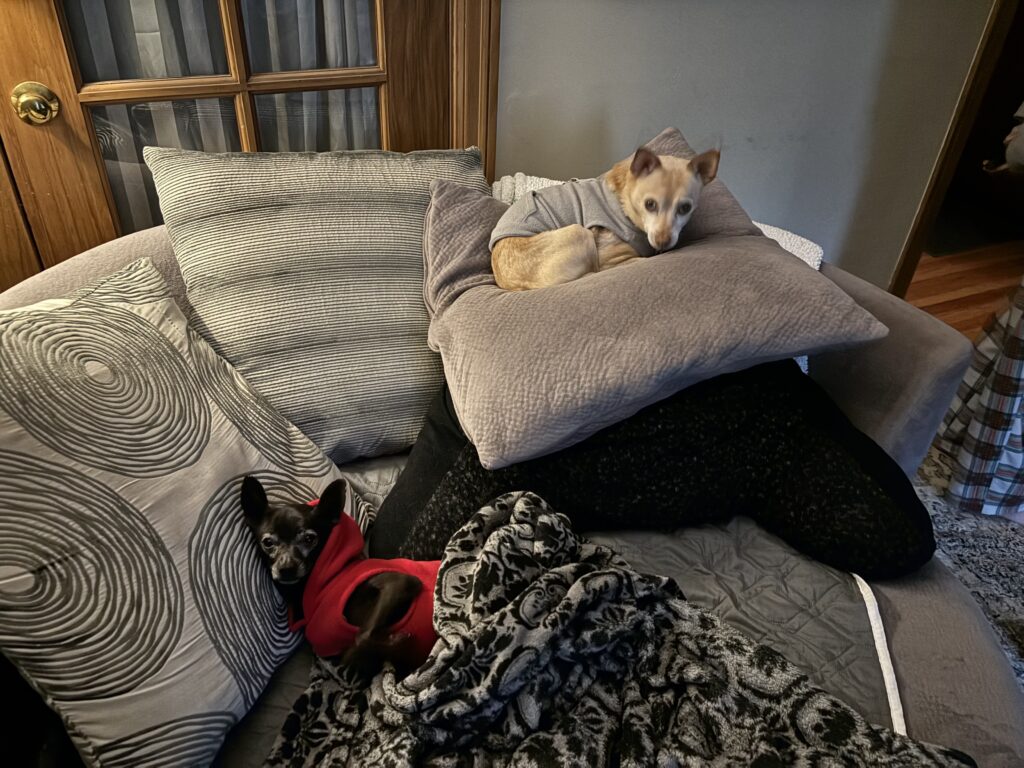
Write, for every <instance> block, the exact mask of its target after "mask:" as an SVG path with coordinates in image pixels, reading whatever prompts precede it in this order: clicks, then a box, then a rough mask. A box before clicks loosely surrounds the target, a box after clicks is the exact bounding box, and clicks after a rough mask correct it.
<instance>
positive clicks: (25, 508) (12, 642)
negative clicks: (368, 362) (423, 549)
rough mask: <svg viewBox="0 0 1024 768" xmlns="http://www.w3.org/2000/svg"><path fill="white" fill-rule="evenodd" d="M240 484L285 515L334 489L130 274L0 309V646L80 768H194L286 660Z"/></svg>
mask: <svg viewBox="0 0 1024 768" xmlns="http://www.w3.org/2000/svg"><path fill="white" fill-rule="evenodd" d="M250 473H251V474H255V475H257V476H258V477H259V478H260V479H261V480H262V482H263V484H264V486H265V487H267V489H268V492H269V493H270V495H271V496H272V497H276V498H278V499H291V500H307V499H311V498H315V497H317V496H318V495H319V492H320V491H321V490H322V489H323V488H324V487H325V486H326V485H327V484H328V483H330V482H331V481H332V480H334V479H336V478H338V477H340V473H339V472H338V470H337V469H336V468H335V467H334V465H333V464H332V463H331V461H330V460H329V459H328V458H327V457H326V456H325V455H324V454H323V453H322V452H321V451H320V450H319V449H318V448H317V447H316V446H315V445H313V443H312V442H310V440H309V439H308V438H306V437H305V436H304V435H302V433H301V432H299V430H298V429H296V428H295V427H294V426H293V425H292V424H290V423H289V422H288V421H287V420H285V419H284V418H283V417H282V416H280V415H279V414H278V413H276V412H275V411H274V410H273V408H272V407H271V406H270V405H269V404H268V403H267V401H266V400H265V399H264V398H262V397H261V396H260V395H259V394H257V393H256V392H255V391H254V390H253V389H252V388H251V387H249V386H248V385H247V384H246V383H245V381H243V380H242V378H241V377H240V376H239V374H238V373H237V372H235V371H234V370H233V369H232V368H231V367H230V365H228V364H227V363H226V362H225V361H224V360H222V359H221V358H220V357H218V356H217V354H216V353H215V352H214V351H213V350H212V349H211V348H210V346H209V345H208V344H207V343H206V342H205V341H203V340H202V339H201V338H200V337H199V335H198V334H196V333H194V332H193V331H192V330H191V329H190V328H189V327H188V324H187V323H186V320H185V317H184V315H183V314H182V312H181V310H180V309H179V308H178V306H177V305H176V304H175V302H174V301H173V299H171V298H170V294H169V291H168V288H167V286H166V284H165V283H164V280H163V278H162V277H161V276H160V274H159V273H158V272H157V271H156V269H155V268H154V267H153V265H152V264H151V263H150V262H149V260H146V259H144V260H141V261H138V262H135V263H133V264H131V265H129V266H128V267H125V268H124V269H123V270H121V271H120V272H117V273H115V274H113V275H111V276H109V277H106V278H104V279H102V280H100V281H98V282H97V283H95V284H93V285H92V286H90V287H88V288H85V289H83V290H81V291H79V292H78V293H76V294H75V295H73V296H72V297H70V298H68V299H59V300H52V301H46V302H43V303H41V304H35V305H32V306H30V307H25V308H22V309H18V310H11V311H6V312H0V648H2V650H3V653H4V654H5V655H6V656H7V657H8V658H9V659H10V660H11V661H12V662H13V663H14V664H15V665H16V666H17V667H18V668H19V670H20V671H21V673H22V675H23V676H24V677H25V678H26V679H27V680H29V682H30V683H31V684H32V685H33V687H35V688H36V689H37V690H38V691H39V692H40V693H41V694H42V696H43V697H44V699H45V700H46V701H47V703H48V704H49V705H50V706H51V707H52V708H53V709H54V710H56V711H57V713H58V714H59V715H60V716H61V718H62V720H63V722H64V724H65V726H66V727H67V729H68V732H69V733H70V734H71V736H72V739H73V740H74V742H75V745H76V746H77V748H78V749H79V751H80V753H81V755H82V757H83V758H84V759H85V761H86V762H87V763H88V764H92V765H103V766H135V765H142V764H150V763H152V764H159V765H166V766H170V765H182V766H185V765H197V764H205V763H208V762H209V761H210V760H211V759H212V758H213V756H214V755H215V754H216V752H217V749H218V747H219V746H220V743H221V740H222V738H223V736H224V734H225V733H226V732H227V730H228V729H229V728H230V727H231V726H232V725H233V724H234V723H235V722H236V721H237V720H238V719H239V718H240V717H241V716H242V715H243V714H244V713H245V712H246V711H247V710H248V708H249V706H250V705H251V704H252V703H253V701H255V699H256V697H257V696H258V695H259V694H260V691H261V690H262V689H263V686H264V684H265V683H266V682H267V679H268V678H269V676H270V675H271V673H273V671H274V670H275V669H276V668H277V666H278V665H279V664H280V663H281V662H282V661H283V660H284V659H286V658H287V657H288V655H289V654H290V653H291V652H292V651H293V650H294V648H295V647H296V644H297V642H298V636H296V635H292V634H291V633H290V632H289V631H288V629H287V626H286V622H285V607H284V605H283V602H282V600H281V598H280V596H279V594H278V593H277V590H276V589H275V588H274V586H273V584H272V582H271V580H270V576H269V573H268V572H267V570H266V568H265V567H264V566H263V564H262V563H261V562H260V560H259V556H258V554H257V551H256V546H255V543H254V541H253V540H252V536H251V534H249V532H248V531H247V530H246V529H245V526H244V524H243V520H242V516H241V511H240V508H239V504H238V488H239V484H240V482H241V478H242V477H243V476H245V475H246V474H250ZM351 501H352V500H351V499H350V502H351ZM349 509H355V507H354V506H350V507H349Z"/></svg>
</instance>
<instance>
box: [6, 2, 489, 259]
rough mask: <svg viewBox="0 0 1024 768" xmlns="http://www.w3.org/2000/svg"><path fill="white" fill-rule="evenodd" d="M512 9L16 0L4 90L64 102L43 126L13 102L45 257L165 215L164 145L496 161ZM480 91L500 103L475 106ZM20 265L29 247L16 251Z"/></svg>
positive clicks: (12, 151) (28, 211)
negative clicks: (35, 90) (503, 39)
mask: <svg viewBox="0 0 1024 768" xmlns="http://www.w3.org/2000/svg"><path fill="white" fill-rule="evenodd" d="M467 6H469V7H470V8H471V9H473V10H474V12H471V13H467V11H466V8H467ZM497 9H498V0H107V2H105V3H100V2H95V0H3V2H0V88H2V89H3V91H4V93H5V94H10V93H11V92H12V90H13V89H14V88H15V86H17V85H18V84H20V83H24V82H26V81H30V82H37V83H41V84H43V85H45V86H47V87H48V88H49V90H50V91H52V92H53V94H54V95H55V96H56V99H57V100H58V101H59V107H58V108H57V112H56V116H55V117H53V118H52V119H50V120H49V121H47V122H44V123H33V122H28V121H24V120H23V119H21V118H19V116H18V114H17V113H16V110H15V109H14V108H13V106H12V107H11V108H0V137H2V140H3V144H4V146H5V147H6V151H7V156H8V159H9V164H10V171H11V175H12V176H13V179H14V183H15V185H16V187H17V194H18V195H19V196H20V200H21V203H22V206H23V210H24V217H25V220H26V221H27V223H28V226H29V228H30V230H31V236H32V239H33V240H34V243H35V247H36V250H37V252H38V259H39V260H40V261H41V263H42V265H43V266H50V265H52V264H56V263H57V262H60V261H62V260H64V259H66V258H69V257H70V256H72V255H74V254H76V253H79V252H80V251H83V250H85V249H87V248H90V247H92V246H94V245H97V244H99V243H102V242H105V241H107V240H110V239H113V238H114V237H117V236H118V235H121V234H127V233H129V232H133V231H137V230H139V229H144V228H146V227H149V226H153V225H156V224H159V223H160V221H161V218H160V211H159V206H158V203H157V199H156V195H155V192H154V190H153V185H152V180H151V178H150V175H149V172H148V170H147V169H146V167H145V164H144V162H143V161H142V148H143V147H144V146H147V145H159V146H176V147H183V148H188V149H197V150H203V151H211V152H226V151H257V150H262V151H326V150H341V149H362V148H378V147H379V148H383V149H391V150H395V151H403V152H404V151H410V150H414V149H427V148H439V147H450V146H465V145H468V144H477V145H480V146H481V147H482V148H483V150H484V154H485V157H488V159H489V160H490V162H491V163H493V160H492V158H493V113H494V99H495V96H496V90H497V89H496V73H497V17H498V12H497ZM454 40H458V41H460V46H459V47H458V49H457V50H456V48H455V46H454V45H453V41H454ZM467 40H469V41H472V42H473V44H474V45H475V47H474V49H473V50H474V53H473V56H472V57H471V66H467V65H466V59H467V56H466V53H465V48H466V41H467ZM467 91H468V92H472V93H474V94H476V95H477V96H480V95H481V94H482V95H483V96H482V98H478V99H476V100H474V101H472V103H471V104H470V105H469V106H466V105H465V102H466V99H465V97H464V95H463V94H465V93H466V92H467ZM453 93H458V94H460V98H458V99H453ZM478 102H479V103H478ZM33 103H34V102H33ZM0 107H3V105H0ZM470 108H471V109H474V110H482V111H489V114H473V115H466V114H464V112H465V110H466V109H470ZM43 111H44V112H46V110H43ZM51 114H52V112H51ZM43 116H44V117H45V116H47V115H45V114H44V115H43ZM467 125H468V126H470V128H469V129H468V130H467V128H466V126H467ZM0 181H2V179H0ZM0 194H2V189H0ZM2 204H4V203H3V202H2V200H0V205H2ZM9 258H16V259H20V260H22V261H24V258H25V257H24V256H23V255H18V256H14V257H8V256H7V255H6V254H5V253H4V252H2V251H0V260H3V261H6V260H8V259H9Z"/></svg>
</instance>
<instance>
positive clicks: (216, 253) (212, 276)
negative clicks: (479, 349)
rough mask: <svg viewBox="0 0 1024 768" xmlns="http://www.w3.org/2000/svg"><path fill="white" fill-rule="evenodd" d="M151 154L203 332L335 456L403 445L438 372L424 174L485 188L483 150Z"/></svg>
mask: <svg viewBox="0 0 1024 768" xmlns="http://www.w3.org/2000/svg"><path fill="white" fill-rule="evenodd" d="M145 157H146V162H147V163H148V165H149V167H150V169H151V170H152V171H153V179H154V181H155V183H156V189H157V192H158V194H159V196H160V209H161V211H162V212H163V216H164V221H165V222H166V224H167V230H168V232H169V234H170V237H171V243H172V245H173V247H174V253H175V255H176V256H177V259H178V264H179V266H180V267H181V274H182V277H183V278H184V281H185V288H186V291H187V294H188V300H189V303H190V304H191V306H192V309H193V315H192V316H191V317H190V318H189V319H190V322H192V323H193V325H194V326H195V327H196V328H197V329H198V330H199V332H200V333H201V334H202V335H203V337H204V338H205V339H206V340H207V341H208V342H209V343H210V344H211V345H212V346H213V347H214V349H215V350H216V351H217V352H218V353H219V354H221V355H222V356H223V357H225V358H226V359H227V360H228V361H229V362H230V363H231V364H232V365H234V366H235V367H236V368H237V369H238V371H239V372H240V373H241V374H242V375H243V376H244V377H245V379H246V380H247V381H248V382H249V383H250V384H252V386H254V387H255V388H256V389H257V390H258V391H259V392H261V393H262V394H263V395H264V396H265V397H266V398H267V399H268V400H269V401H270V403H271V404H272V405H273V406H274V407H275V408H276V409H277V410H278V411H280V413H281V414H282V415H283V416H284V417H285V418H287V419H289V420H290V421H291V422H292V423H294V424H295V425H296V426H297V427H299V429H301V430H302V431H303V432H304V433H305V434H306V435H308V436H309V437H310V438H311V439H312V440H313V442H314V443H316V444H317V445H318V446H319V447H320V448H321V449H323V450H324V451H325V452H326V453H327V454H328V455H329V456H330V457H331V458H332V459H333V460H334V461H335V462H336V463H339V464H341V463H344V462H347V461H350V460H352V459H355V458H359V457H364V456H377V455H381V454H387V453H395V452H397V451H401V450H403V449H405V448H408V447H409V446H410V445H411V444H412V443H413V441H414V440H415V439H416V434H417V433H418V431H419V429H420V427H421V426H422V423H423V417H424V414H425V413H426V411H427V406H428V405H429V404H430V400H431V398H432V397H433V396H434V393H435V392H436V391H437V388H438V387H439V386H440V384H441V376H442V374H441V365H440V361H439V360H438V358H437V355H436V354H434V353H433V352H432V351H431V350H430V349H429V348H428V347H427V343H426V337H427V323H428V321H427V315H426V312H425V311H424V308H423V300H422V283H423V251H422V248H423V245H422V244H423V220H424V215H425V213H426V209H427V205H428V204H429V202H430V191H429V187H430V183H431V182H432V181H433V180H435V179H446V180H449V181H453V182H459V183H461V184H465V185H467V186H469V187H471V188H473V189H477V190H479V191H481V192H486V191H487V190H488V189H489V187H488V185H487V181H486V179H485V178H484V175H483V171H482V169H481V165H480V154H479V152H478V151H477V150H475V149H473V150H438V151H427V152H412V153H410V154H406V155H402V154H396V153H393V152H327V153H323V154H309V153H303V154H290V153H272V154H271V153H267V154H259V153H257V154H204V153H201V152H190V151H186V150H179V149H161V148H156V147H147V148H146V149H145Z"/></svg>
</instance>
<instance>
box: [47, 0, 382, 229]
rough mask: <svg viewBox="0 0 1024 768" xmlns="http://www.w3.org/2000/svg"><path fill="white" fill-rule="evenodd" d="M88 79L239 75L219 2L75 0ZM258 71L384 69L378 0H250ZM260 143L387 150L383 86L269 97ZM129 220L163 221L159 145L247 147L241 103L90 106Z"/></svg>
mask: <svg viewBox="0 0 1024 768" xmlns="http://www.w3.org/2000/svg"><path fill="white" fill-rule="evenodd" d="M64 9H65V14H66V17H67V20H68V27H69V30H70V36H71V41H72V45H73V48H74V52H75V55H76V58H77V60H78V65H79V70H80V72H81V74H82V79H83V81H84V82H96V81H102V80H127V79H137V78H163V77H191V76H197V75H212V74H226V73H227V71H228V66H227V60H226V56H225V51H224V40H223V33H222V30H221V22H220V12H219V9H218V3H217V0H64ZM242 13H243V19H244V23H245V32H246V38H247V44H248V52H249V58H250V62H249V63H250V69H251V71H253V72H268V71H288V70H306V69H324V68H338V67H362V66H372V65H373V64H375V63H376V62H377V52H376V40H375V32H374V27H375V20H374V14H373V1H372V0H242ZM254 101H255V107H256V116H257V123H258V131H259V134H260V144H261V148H262V149H266V150H269V151H325V150H331V149H364V148H374V147H378V146H379V145H380V124H379V117H378V114H379V113H378V104H377V89H376V88H352V89H345V90H332V91H320V92H312V91H310V92H294V93H282V94H262V95H260V96H257V97H256V98H255V100H254ZM90 113H91V116H92V121H93V126H94V128H95V130H96V134H97V137H98V139H99V143H100V147H101V150H102V153H103V158H104V160H105V163H106V168H107V174H108V176H109V178H110V185H111V189H112V191H113V195H114V199H115V202H116V204H117V209H118V213H119V216H120V218H121V226H122V229H123V230H124V231H125V232H132V231H135V230H138V229H143V228H145V227H149V226H153V225H155V224H159V223H160V222H161V218H160V210H159V206H158V205H157V200H156V194H155V192H154V190H153V185H152V180H151V178H150V176H149V171H148V170H147V169H146V167H145V164H144V163H143V161H142V148H143V147H144V146H147V145H159V146H165V147H181V148H185V149H197V150H203V151H207V152H228V151H238V150H239V149H240V148H241V147H240V142H239V138H238V126H237V120H236V117H235V111H234V107H233V104H232V101H231V100H230V99H214V98H211V99H194V100H183V101H174V102H150V103H140V104H124V105H108V106H103V107H94V108H92V109H91V110H90Z"/></svg>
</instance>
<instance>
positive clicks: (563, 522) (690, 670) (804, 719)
mask: <svg viewBox="0 0 1024 768" xmlns="http://www.w3.org/2000/svg"><path fill="white" fill-rule="evenodd" d="M435 599H436V604H435V609H434V623H435V626H436V628H437V630H438V633H439V635H440V640H439V641H438V643H437V645H436V646H435V648H434V651H433V653H432V654H431V656H430V658H429V659H428V660H427V662H426V663H425V664H424V666H422V667H421V668H420V669H419V670H417V671H415V672H414V673H412V674H411V675H409V676H407V677H406V678H404V679H401V680H399V679H396V676H395V675H394V673H393V672H392V671H390V670H385V671H384V672H382V673H381V674H379V675H377V676H376V677H375V678H374V679H373V680H372V682H371V683H370V684H369V686H368V687H363V686H362V685H360V684H359V683H358V682H356V681H355V680H354V679H353V678H352V677H351V676H350V675H349V674H348V673H347V671H346V670H344V668H342V667H339V666H337V665H336V664H334V663H332V662H330V661H327V660H319V661H318V663H317V664H315V665H314V669H313V676H312V680H311V682H310V685H309V687H308V688H307V690H306V691H305V693H304V694H303V695H302V696H301V697H300V698H299V700H298V701H297V702H296V704H295V706H294V709H293V711H292V713H291V714H290V715H289V717H288V719H287V721H286V723H285V725H284V727H283V730H282V733H281V735H280V736H279V737H278V740H277V742H276V744H275V746H274V750H273V752H272V754H271V756H270V757H269V759H268V764H269V765H272V766H278V765H280V766H284V765H289V766H292V765H310V766H312V765H339V766H341V765H351V766H376V765H382V766H406V765H437V766H454V765H487V766H506V765H508V766H547V765H557V766H563V765H578V766H605V765H621V766H650V765H680V766H698V765H699V766H709V765H723V766H724V765H758V766H794V765H795V766H802V765H807V766H809V765H816V766H817V765H843V766H859V765H863V766H869V765H870V766H921V765H928V766H963V765H965V764H967V765H970V764H972V763H971V762H970V760H969V758H966V757H965V756H962V755H960V754H959V753H956V752H954V751H952V750H946V749H943V748H941V747H935V746H931V745H927V744H922V743H919V742H915V741H912V740H910V739H908V738H906V737H904V736H899V735H897V734H895V733H893V732H891V731H888V730H885V729H882V728H878V727H876V726H872V725H870V724H869V723H867V722H866V721H865V720H864V719H863V718H862V717H860V716H859V715H858V714H857V713H855V712H854V711H853V710H852V709H850V708H849V707H848V706H846V705H845V704H843V703H842V702H840V701H839V700H837V699H835V698H833V697H831V696H829V695H828V694H826V693H825V692H823V691H821V690H820V689H817V688H815V687H813V686H812V685H811V684H810V683H809V682H808V680H807V677H806V676H805V675H804V674H802V673H801V672H800V671H799V670H797V669H796V668H795V667H793V666H792V665H791V664H789V663H788V662H787V661H786V660H785V659H784V658H783V657H782V656H781V655H779V654H778V653H776V652H775V651H773V650H771V649H770V648H768V647H766V646H763V645H757V644H755V643H754V642H752V641H751V640H749V639H748V638H747V637H745V636H744V635H742V634H740V633H739V632H737V631H736V630H733V629H731V628H729V627H727V626H725V625H723V624H722V623H721V622H720V621H719V620H718V619H717V618H715V617H714V616H713V615H712V614H710V613H708V612H707V611H705V610H702V609H699V608H697V607H695V606H694V605H692V604H690V603H688V602H687V601H686V600H685V599H684V597H683V595H682V594H681V592H680V591H679V589H678V587H677V586H676V585H675V584H674V582H672V581H671V580H669V579H666V578H662V577H657V576H646V575H642V574H638V573H636V572H635V571H633V570H632V569H631V568H630V567H629V566H628V565H627V564H626V562H625V561H624V560H623V559H622V558H621V557H619V556H618V555H617V554H615V553H614V552H613V551H611V550H610V549H607V548H606V547H602V546H600V545H597V544H593V543H590V542H587V541H586V540H584V539H582V538H580V537H578V536H577V535H576V534H575V533H573V531H572V529H571V527H570V525H569V522H568V520H567V518H565V517H564V516H563V515H560V514H557V513H556V512H554V511H552V510H551V509H550V508H548V506H547V505H546V504H545V503H544V502H543V501H542V500H541V499H539V498H538V497H536V496H534V495H533V494H530V493H514V494H507V495H505V496H502V497H500V498H498V499H496V500H495V501H494V502H493V503H492V504H491V505H489V506H486V507H484V508H483V509H481V510H480V511H479V512H478V513H477V514H476V515H474V516H473V518H472V519H471V520H470V521H469V522H468V523H467V524H466V525H465V526H463V527H462V528H461V529H460V530H459V531H458V532H457V533H456V534H455V536H453V537H452V539H451V541H450V543H449V545H448V547H447V549H446V551H445V555H444V559H443V562H442V565H441V571H440V576H439V579H438V585H437V590H436V592H435Z"/></svg>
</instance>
